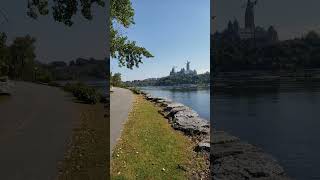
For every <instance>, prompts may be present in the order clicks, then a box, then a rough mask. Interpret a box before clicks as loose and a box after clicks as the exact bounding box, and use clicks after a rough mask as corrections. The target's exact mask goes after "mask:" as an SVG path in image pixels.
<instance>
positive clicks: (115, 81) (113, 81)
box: [110, 73, 122, 87]
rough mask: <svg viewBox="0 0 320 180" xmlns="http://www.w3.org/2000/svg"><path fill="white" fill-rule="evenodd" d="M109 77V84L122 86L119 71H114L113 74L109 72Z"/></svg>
mask: <svg viewBox="0 0 320 180" xmlns="http://www.w3.org/2000/svg"><path fill="white" fill-rule="evenodd" d="M110 77H111V81H110V84H111V85H112V86H116V87H121V86H122V81H121V74H120V73H115V74H114V75H112V74H111V76H110Z"/></svg>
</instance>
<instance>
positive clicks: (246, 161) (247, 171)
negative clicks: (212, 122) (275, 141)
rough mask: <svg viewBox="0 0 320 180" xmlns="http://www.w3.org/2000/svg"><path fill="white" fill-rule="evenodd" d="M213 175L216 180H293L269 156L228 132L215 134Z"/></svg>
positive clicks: (212, 149) (212, 163)
mask: <svg viewBox="0 0 320 180" xmlns="http://www.w3.org/2000/svg"><path fill="white" fill-rule="evenodd" d="M212 136H213V138H212V142H211V145H212V147H211V152H210V153H211V161H210V162H211V167H212V169H211V172H212V177H213V178H214V179H219V180H220V179H221V180H227V179H228V180H229V179H231V180H233V179H234V180H238V179H239V180H245V179H266V180H267V179H268V180H269V179H271V180H278V179H279V180H280V179H290V178H289V177H288V176H286V174H285V172H284V169H283V168H282V167H281V166H280V165H279V164H278V162H277V161H276V160H275V159H274V158H273V157H272V156H270V155H269V154H266V153H264V152H263V151H262V149H260V148H257V147H255V146H253V145H251V144H248V143H244V142H241V141H240V140H239V138H236V137H234V136H231V135H229V134H227V133H225V132H222V131H218V132H213V134H212Z"/></svg>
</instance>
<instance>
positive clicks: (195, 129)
mask: <svg viewBox="0 0 320 180" xmlns="http://www.w3.org/2000/svg"><path fill="white" fill-rule="evenodd" d="M172 127H173V128H174V129H176V130H180V131H182V132H184V133H185V134H187V135H191V136H193V135H201V134H209V132H210V126H209V123H208V122H207V121H206V120H205V119H202V118H200V117H193V118H188V117H184V116H179V117H176V118H174V119H173V120H172Z"/></svg>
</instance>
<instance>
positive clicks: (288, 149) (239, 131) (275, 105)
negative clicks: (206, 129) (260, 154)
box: [212, 85, 320, 180]
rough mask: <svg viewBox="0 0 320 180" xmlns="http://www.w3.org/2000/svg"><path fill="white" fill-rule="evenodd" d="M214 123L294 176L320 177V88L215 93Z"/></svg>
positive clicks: (285, 87)
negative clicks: (270, 157) (267, 155)
mask: <svg viewBox="0 0 320 180" xmlns="http://www.w3.org/2000/svg"><path fill="white" fill-rule="evenodd" d="M212 100H213V104H214V107H213V117H212V123H213V125H214V127H215V128H216V129H221V130H225V131H227V132H229V133H231V134H233V135H235V136H238V137H240V138H241V139H242V140H244V141H247V142H249V143H252V144H255V145H257V146H259V147H261V148H263V149H264V150H265V151H266V152H268V153H270V154H272V155H273V156H274V157H275V158H276V159H277V160H278V161H279V162H280V164H281V165H282V166H283V167H284V168H285V170H286V172H287V173H288V174H289V176H291V177H292V178H294V179H302V180H304V179H320V163H319V162H320V153H319V152H320V89H319V88H318V87H310V86H309V87H305V86H304V85H290V86H282V85H281V86H280V87H279V89H278V90H276V91H270V92H263V91H259V92H258V93H255V92H250V93H228V94H221V93H219V94H215V95H214V97H213V99H212Z"/></svg>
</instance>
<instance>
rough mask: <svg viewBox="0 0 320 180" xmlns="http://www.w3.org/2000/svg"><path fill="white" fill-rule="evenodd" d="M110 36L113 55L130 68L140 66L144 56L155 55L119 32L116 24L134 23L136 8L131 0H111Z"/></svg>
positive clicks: (127, 26)
mask: <svg viewBox="0 0 320 180" xmlns="http://www.w3.org/2000/svg"><path fill="white" fill-rule="evenodd" d="M110 6H111V13H110V15H111V19H110V26H109V27H110V37H111V45H110V52H111V57H112V58H116V59H118V60H119V66H126V67H127V68H129V69H132V68H133V67H139V64H140V63H142V58H143V57H146V58H152V57H153V55H152V54H151V53H150V52H149V51H148V50H147V49H145V48H144V47H140V46H138V45H136V42H135V41H131V40H128V37H127V36H124V35H123V34H120V33H119V30H120V29H116V28H115V25H120V26H122V28H129V27H130V26H131V25H132V24H134V9H133V8H132V4H131V1H130V0H111V3H110Z"/></svg>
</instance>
